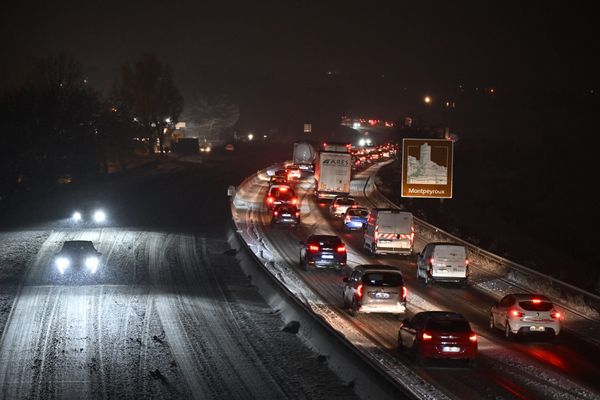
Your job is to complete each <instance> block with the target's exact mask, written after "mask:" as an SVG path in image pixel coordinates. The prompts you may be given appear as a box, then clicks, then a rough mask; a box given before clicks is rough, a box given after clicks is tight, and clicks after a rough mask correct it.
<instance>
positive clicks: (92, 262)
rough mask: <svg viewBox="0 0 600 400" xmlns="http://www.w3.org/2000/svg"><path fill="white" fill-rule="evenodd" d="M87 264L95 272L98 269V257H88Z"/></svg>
mask: <svg viewBox="0 0 600 400" xmlns="http://www.w3.org/2000/svg"><path fill="white" fill-rule="evenodd" d="M85 266H86V267H87V268H88V269H89V270H90V271H91V272H92V273H95V272H96V270H97V269H98V257H88V258H86V259H85Z"/></svg>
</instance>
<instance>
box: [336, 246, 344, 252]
mask: <svg viewBox="0 0 600 400" xmlns="http://www.w3.org/2000/svg"><path fill="white" fill-rule="evenodd" d="M336 250H337V252H338V253H345V252H346V246H338V247H337V249H336Z"/></svg>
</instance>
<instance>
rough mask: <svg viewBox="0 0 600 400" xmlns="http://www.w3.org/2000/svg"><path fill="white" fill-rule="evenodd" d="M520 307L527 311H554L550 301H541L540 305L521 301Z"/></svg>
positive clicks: (529, 301)
mask: <svg viewBox="0 0 600 400" xmlns="http://www.w3.org/2000/svg"><path fill="white" fill-rule="evenodd" d="M519 307H521V308H522V309H523V310H527V311H550V310H552V303H551V302H549V301H541V302H539V303H537V302H535V303H534V302H533V301H531V300H526V301H520V302H519Z"/></svg>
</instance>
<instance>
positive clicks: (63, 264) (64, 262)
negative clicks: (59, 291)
mask: <svg viewBox="0 0 600 400" xmlns="http://www.w3.org/2000/svg"><path fill="white" fill-rule="evenodd" d="M70 264H71V261H69V259H68V258H67V257H59V258H57V259H56V267H57V268H58V270H59V271H60V273H61V274H63V273H64V272H65V270H66V269H67V268H69V265H70Z"/></svg>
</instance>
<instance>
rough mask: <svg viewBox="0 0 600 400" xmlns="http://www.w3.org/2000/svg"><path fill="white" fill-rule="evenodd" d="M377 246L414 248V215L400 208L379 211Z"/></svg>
mask: <svg viewBox="0 0 600 400" xmlns="http://www.w3.org/2000/svg"><path fill="white" fill-rule="evenodd" d="M377 232H378V235H377V247H380V248H381V249H387V248H389V249H398V250H407V249H408V250H409V251H410V249H412V232H413V216H412V214H411V213H409V212H405V211H399V210H380V211H378V213H377Z"/></svg>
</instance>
